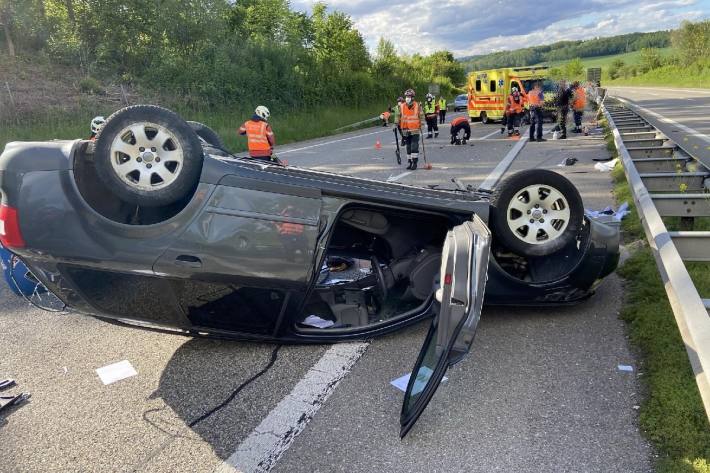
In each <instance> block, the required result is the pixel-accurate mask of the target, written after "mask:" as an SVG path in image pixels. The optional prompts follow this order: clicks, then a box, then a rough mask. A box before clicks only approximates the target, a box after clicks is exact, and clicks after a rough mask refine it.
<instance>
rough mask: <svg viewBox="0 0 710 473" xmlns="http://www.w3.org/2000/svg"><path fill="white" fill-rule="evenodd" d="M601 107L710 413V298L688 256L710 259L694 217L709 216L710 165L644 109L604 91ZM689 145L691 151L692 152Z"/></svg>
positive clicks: (708, 238)
mask: <svg viewBox="0 0 710 473" xmlns="http://www.w3.org/2000/svg"><path fill="white" fill-rule="evenodd" d="M602 111H603V113H604V116H605V117H606V119H607V121H608V123H609V127H610V129H611V131H612V133H613V135H614V143H615V145H616V148H617V150H618V152H619V157H620V159H621V162H622V164H623V167H624V172H625V174H626V179H627V181H628V183H629V186H630V187H631V193H632V195H633V199H634V202H635V203H636V208H637V209H638V213H639V217H640V219H641V223H642V225H643V229H644V232H645V234H646V238H647V240H648V243H649V246H650V247H651V250H652V252H653V256H654V258H655V260H656V265H657V266H658V270H659V272H660V274H661V278H662V279H663V284H664V287H665V290H666V294H667V296H668V300H669V302H670V305H671V308H672V309H673V315H674V316H675V319H676V323H677V325H678V329H679V330H680V334H681V336H682V338H683V342H684V343H685V348H686V351H687V352H688V358H689V360H690V364H691V366H692V368H693V372H694V374H695V381H696V382H697V384H698V389H699V391H700V396H701V398H702V401H703V404H704V406H705V413H706V414H707V416H708V420H710V314H709V312H708V311H709V310H710V299H703V298H702V297H701V295H700V294H699V293H698V290H697V288H696V287H695V285H694V283H693V281H692V279H691V277H690V275H689V273H688V270H687V268H686V266H685V263H684V261H703V262H710V232H700V231H693V230H692V228H693V222H694V219H695V218H696V217H707V216H710V166H709V165H708V163H707V162H705V161H706V160H705V159H702V160H701V159H700V157H699V156H694V153H693V151H694V149H696V148H693V147H692V141H691V146H688V145H686V146H683V145H679V144H678V143H674V142H673V141H671V140H670V139H669V138H668V136H667V135H666V134H664V133H663V132H662V131H661V130H660V129H659V127H657V126H656V125H655V124H657V123H658V121H657V120H656V119H657V118H658V117H655V118H656V119H653V120H649V119H647V118H646V117H645V116H643V115H642V114H641V113H640V112H639V111H638V109H636V108H635V107H634V106H633V105H632V104H629V103H628V102H627V101H625V100H623V99H617V98H613V97H610V96H608V95H607V96H606V97H605V98H604V100H603V101H602ZM689 151H690V152H689ZM662 217H680V222H681V226H682V227H683V230H682V231H668V229H667V228H666V225H665V223H664V221H663V218H662Z"/></svg>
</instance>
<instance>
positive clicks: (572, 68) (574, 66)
mask: <svg viewBox="0 0 710 473" xmlns="http://www.w3.org/2000/svg"><path fill="white" fill-rule="evenodd" d="M564 71H565V76H566V77H567V78H568V79H579V78H581V77H582V76H583V75H584V64H582V60H581V59H580V58H575V59H572V60H571V61H570V62H568V63H567V64H565V69H564Z"/></svg>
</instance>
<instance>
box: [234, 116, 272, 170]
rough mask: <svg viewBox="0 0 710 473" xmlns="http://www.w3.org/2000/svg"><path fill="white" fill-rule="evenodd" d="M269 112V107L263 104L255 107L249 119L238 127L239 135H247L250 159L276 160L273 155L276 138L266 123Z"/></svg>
mask: <svg viewBox="0 0 710 473" xmlns="http://www.w3.org/2000/svg"><path fill="white" fill-rule="evenodd" d="M270 115H271V113H269V109H268V108H266V107H264V106H263V105H259V106H258V107H256V110H255V111H254V115H253V116H252V117H251V120H247V121H245V122H244V124H243V125H242V126H241V127H239V134H240V135H247V146H248V147H249V156H250V157H251V158H252V159H258V160H262V161H269V162H278V160H277V159H276V158H274V157H273V154H274V145H275V144H276V138H275V137H274V132H273V130H272V129H271V125H269V123H268V119H269V116H270Z"/></svg>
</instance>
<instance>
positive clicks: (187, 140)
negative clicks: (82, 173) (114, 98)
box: [94, 105, 204, 207]
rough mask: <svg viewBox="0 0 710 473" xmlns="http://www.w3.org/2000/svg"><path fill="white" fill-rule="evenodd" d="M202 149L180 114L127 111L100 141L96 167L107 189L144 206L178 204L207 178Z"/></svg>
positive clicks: (141, 108)
mask: <svg viewBox="0 0 710 473" xmlns="http://www.w3.org/2000/svg"><path fill="white" fill-rule="evenodd" d="M203 159H204V155H203V151H202V145H201V143H200V139H199V138H198V136H197V134H196V133H195V131H193V129H192V128H191V127H190V125H189V124H188V123H187V122H185V120H183V119H182V118H180V117H179V116H178V115H177V114H176V113H174V112H172V111H170V110H168V109H165V108H162V107H157V106H154V105H135V106H132V107H127V108H123V109H121V110H119V111H117V112H116V113H114V114H113V115H111V116H110V117H109V118H108V119H107V120H106V124H105V125H104V127H103V128H102V129H101V131H100V133H99V135H98V137H97V138H96V148H95V153H94V161H95V166H96V173H97V174H98V176H99V178H100V179H101V181H102V182H103V184H104V185H105V186H106V187H107V188H108V190H109V191H111V192H112V193H113V194H115V195H116V196H117V197H119V198H120V199H122V200H124V201H126V202H129V203H132V204H136V205H140V206H144V207H158V206H163V205H169V204H173V203H175V202H177V201H179V200H181V199H183V198H185V197H186V196H187V195H188V194H189V193H190V192H192V191H193V190H194V189H195V187H196V185H197V182H198V180H199V177H200V173H201V172H202V162H203Z"/></svg>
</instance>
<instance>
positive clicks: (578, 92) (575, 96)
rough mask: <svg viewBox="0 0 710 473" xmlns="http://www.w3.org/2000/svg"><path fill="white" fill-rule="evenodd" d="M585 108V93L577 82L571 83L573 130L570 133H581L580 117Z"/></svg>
mask: <svg viewBox="0 0 710 473" xmlns="http://www.w3.org/2000/svg"><path fill="white" fill-rule="evenodd" d="M586 106H587V93H586V91H585V90H584V87H582V86H581V85H580V84H579V81H574V82H573V83H572V114H573V116H574V129H573V130H572V133H582V117H583V116H584V108H585V107H586Z"/></svg>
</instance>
